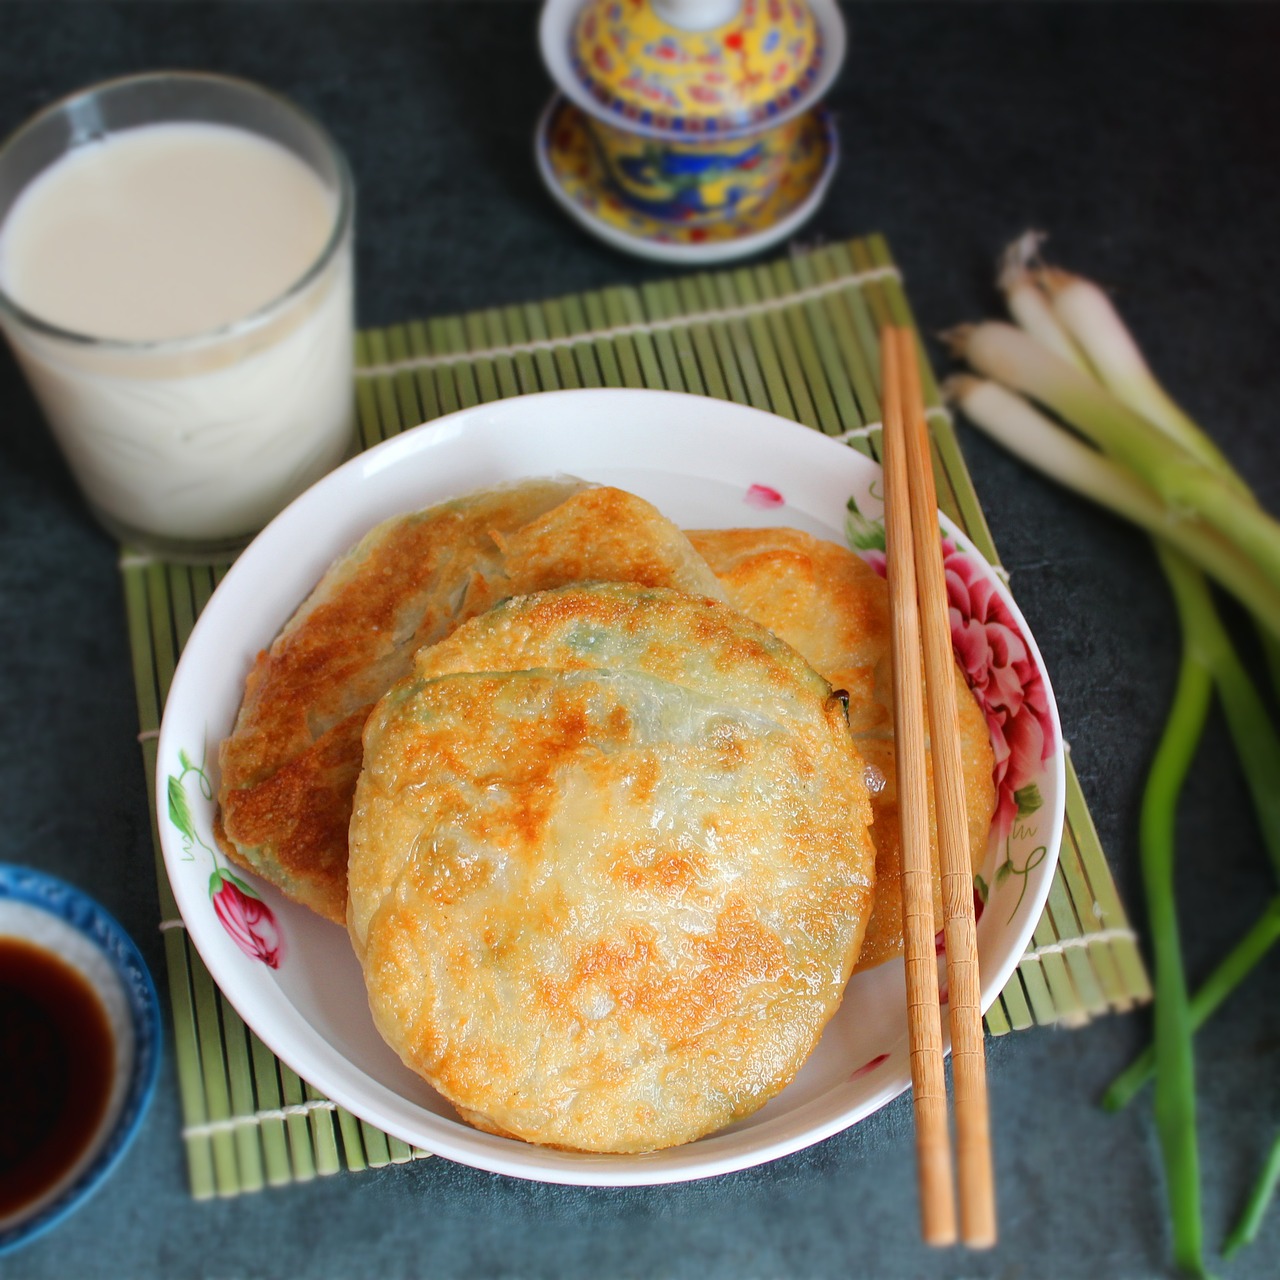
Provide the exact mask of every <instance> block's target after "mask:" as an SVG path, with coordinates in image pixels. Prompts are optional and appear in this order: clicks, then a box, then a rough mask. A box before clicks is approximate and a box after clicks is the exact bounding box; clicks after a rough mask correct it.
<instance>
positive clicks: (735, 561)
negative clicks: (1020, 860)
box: [689, 528, 995, 969]
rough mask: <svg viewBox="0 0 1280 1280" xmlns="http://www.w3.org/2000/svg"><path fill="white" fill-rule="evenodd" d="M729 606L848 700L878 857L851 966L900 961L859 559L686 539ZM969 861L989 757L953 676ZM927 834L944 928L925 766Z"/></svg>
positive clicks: (888, 802)
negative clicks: (871, 901)
mask: <svg viewBox="0 0 1280 1280" xmlns="http://www.w3.org/2000/svg"><path fill="white" fill-rule="evenodd" d="M689 540H690V541H691V542H692V543H693V545H694V546H695V547H696V548H697V549H698V551H699V552H701V553H702V556H703V558H704V559H705V560H706V561H707V563H708V564H709V565H710V566H711V568H712V569H713V570H714V571H715V573H716V575H717V576H718V577H719V578H720V580H721V582H722V583H723V584H724V587H725V589H726V590H727V591H728V593H729V599H730V601H731V602H732V603H733V605H734V606H735V607H736V608H738V609H741V610H742V611H743V612H744V613H746V614H747V615H748V616H749V617H751V618H754V619H755V620H756V621H757V622H759V623H760V624H762V625H763V626H766V627H768V628H769V629H770V630H771V631H773V632H774V634H776V635H778V636H780V637H781V638H782V639H784V640H786V641H787V642H788V643H789V644H791V645H794V646H795V648H796V649H798V650H799V652H800V653H802V654H803V655H804V656H805V657H806V658H807V659H808V660H809V661H810V662H811V663H812V664H813V666H814V667H815V668H816V669H817V670H818V671H820V672H821V673H822V674H823V675H824V676H826V678H827V679H828V680H829V681H831V683H832V684H833V685H835V686H836V687H837V688H842V689H845V690H847V691H848V693H849V722H850V725H851V727H852V729H853V736H854V741H855V742H856V743H857V746H858V749H859V751H860V753H861V754H862V756H863V758H864V760H865V763H866V765H867V777H868V783H869V788H870V791H871V809H872V813H873V815H874V821H873V823H872V827H871V834H872V837H873V838H874V840H875V845H876V904H875V910H874V912H873V913H872V917H871V923H870V925H869V926H868V928H867V936H866V940H865V941H864V943H863V946H862V953H861V957H860V959H859V961H858V967H859V968H860V969H867V968H871V967H872V966H874V965H877V964H881V963H883V962H884V961H885V960H888V959H891V958H892V957H893V956H896V955H900V954H901V953H902V847H901V839H900V836H899V831H898V789H897V773H896V769H895V767H894V748H893V701H892V699H893V692H892V690H893V683H892V671H891V667H890V660H891V659H890V653H891V644H890V632H889V597H888V587H887V584H886V583H885V581H884V579H883V578H881V577H880V576H879V575H878V574H877V573H876V572H875V571H874V570H873V569H871V568H870V567H869V566H868V565H867V564H866V563H865V562H864V561H863V560H862V559H861V558H860V557H859V556H857V555H855V554H854V553H853V552H852V551H849V550H848V549H846V548H845V547H841V546H838V545H837V544H836V543H833V542H827V541H824V540H823V539H820V538H815V537H813V536H812V535H811V534H808V533H804V532H802V531H800V530H797V529H787V528H770V529H711V530H699V531H695V532H693V533H690V535H689ZM955 681H956V705H957V708H958V711H959V720H960V740H961V755H962V760H963V765H964V790H965V808H966V817H967V820H968V828H969V853H970V859H971V862H972V865H973V869H974V870H975V871H977V870H978V868H979V866H980V864H981V862H982V858H983V856H984V854H985V852H986V848H987V838H988V834H989V832H990V829H991V815H992V813H993V811H994V808H995V783H994V781H993V764H994V757H993V754H992V750H991V737H990V734H989V733H988V731H987V725H986V720H985V718H984V716H983V714H982V709H981V708H980V707H979V706H978V703H977V701H976V699H975V698H974V696H973V694H972V693H971V692H970V690H969V687H968V685H967V683H966V682H965V679H964V674H963V672H962V671H961V670H960V668H959V666H957V667H956V669H955ZM929 769H930V772H929V779H930V783H929V823H930V832H931V835H932V837H933V839H932V841H931V846H932V848H933V850H934V918H935V919H936V920H937V921H939V925H938V927H939V928H941V927H942V926H941V921H942V889H941V880H940V875H939V871H938V866H937V841H936V835H937V824H936V818H935V815H934V804H933V786H932V766H931V764H930V765H929Z"/></svg>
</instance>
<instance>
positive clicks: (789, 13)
mask: <svg viewBox="0 0 1280 1280" xmlns="http://www.w3.org/2000/svg"><path fill="white" fill-rule="evenodd" d="M729 7H731V6H729ZM680 8H681V6H679V5H678V4H668V5H667V6H665V10H666V12H664V9H663V8H662V7H660V6H658V5H655V4H654V3H653V2H652V0H587V3H586V4H585V5H584V6H583V8H582V11H581V13H580V15H579V17H578V20H577V22H576V24H575V25H574V28H573V32H572V36H571V61H572V66H573V70H574V73H575V75H576V76H577V77H578V79H579V80H580V81H581V83H582V85H583V86H584V87H585V88H586V90H587V92H588V93H589V94H590V95H591V97H592V98H593V99H594V100H595V101H596V102H597V103H599V104H600V107H601V108H602V109H603V114H604V115H605V117H606V118H613V119H615V120H616V121H617V122H618V124H619V125H621V126H622V127H623V128H625V127H626V126H627V124H628V123H632V124H636V123H638V124H642V125H648V126H651V127H653V128H656V129H660V130H662V131H663V132H666V133H670V134H673V135H682V136H695V137H699V136H706V135H724V134H726V133H738V132H742V131H744V130H755V129H759V128H762V127H768V126H769V125H770V124H772V123H773V122H774V121H775V120H776V119H778V118H779V117H780V116H781V115H782V114H783V113H785V112H787V111H788V109H789V108H791V107H793V106H794V105H796V104H797V103H799V102H800V101H801V100H802V99H803V98H804V97H805V95H806V94H807V93H808V92H809V90H810V89H811V87H812V86H813V85H814V83H815V82H816V81H817V79H818V75H819V72H820V70H821V68H822V63H823V58H824V55H825V46H824V42H823V39H822V32H821V31H820V29H819V27H818V25H817V23H816V22H815V21H814V18H813V14H812V12H811V10H810V9H809V6H808V4H807V3H806V2H805V0H742V3H741V4H740V5H739V6H738V7H737V11H736V12H735V13H733V14H732V16H731V17H730V18H729V20H728V21H726V22H722V23H720V24H719V25H717V26H714V27H711V28H709V29H702V30H698V29H690V28H687V27H684V26H682V25H678V24H679V23H680V22H681V16H680Z"/></svg>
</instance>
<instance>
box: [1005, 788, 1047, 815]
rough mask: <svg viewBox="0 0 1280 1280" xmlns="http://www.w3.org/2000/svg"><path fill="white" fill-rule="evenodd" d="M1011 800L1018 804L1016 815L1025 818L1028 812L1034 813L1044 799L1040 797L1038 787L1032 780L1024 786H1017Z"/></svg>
mask: <svg viewBox="0 0 1280 1280" xmlns="http://www.w3.org/2000/svg"><path fill="white" fill-rule="evenodd" d="M1013 802H1014V804H1016V805H1017V806H1018V817H1019V818H1025V817H1027V816H1028V814H1032V813H1035V811H1036V810H1037V809H1039V808H1040V806H1041V805H1043V804H1044V801H1043V800H1042V799H1041V798H1040V788H1039V787H1037V786H1036V784H1035V783H1034V782H1029V783H1027V785H1026V786H1025V787H1019V788H1018V790H1017V791H1015V792H1014V793H1013Z"/></svg>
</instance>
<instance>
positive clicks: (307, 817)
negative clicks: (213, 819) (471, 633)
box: [215, 479, 723, 924]
mask: <svg viewBox="0 0 1280 1280" xmlns="http://www.w3.org/2000/svg"><path fill="white" fill-rule="evenodd" d="M583 578H593V579H601V580H609V581H623V582H638V583H642V584H646V585H650V586H670V587H677V588H680V589H682V590H685V591H690V592H695V593H704V594H707V595H712V596H717V597H719V596H722V595H723V592H722V589H721V588H720V585H719V583H718V582H717V581H716V579H715V576H714V575H713V574H712V573H711V572H710V571H709V570H708V569H707V567H706V565H705V563H704V562H703V561H702V559H701V558H700V557H699V556H698V555H697V554H696V553H695V552H694V551H693V550H692V548H691V547H690V546H689V543H688V541H687V539H686V538H685V537H684V535H683V534H682V533H681V532H680V531H679V530H678V529H677V528H676V527H675V526H674V525H673V524H671V523H670V522H669V521H668V520H666V519H665V518H664V517H663V516H662V515H661V514H660V513H659V512H658V511H657V510H656V509H655V508H654V507H652V506H651V505H650V504H649V503H647V502H645V501H643V500H642V499H640V498H637V497H635V496H633V495H631V494H629V493H624V492H622V491H621V490H618V489H612V488H608V487H601V486H595V485H588V484H586V483H585V482H583V481H581V480H575V479H554V480H547V479H541V480H529V481H524V482H521V483H518V484H512V485H507V486H501V487H497V488H492V489H485V490H481V491H479V492H476V493H472V494H469V495H467V496H465V497H462V498H459V499H457V500H456V501H452V502H446V503H442V504H440V505H438V506H434V507H431V508H429V509H427V510H425V511H421V512H417V513H414V514H410V515H401V516H396V517H394V518H392V519H390V520H387V521H386V522H384V523H383V524H381V525H379V526H378V527H377V528H375V529H374V530H372V531H371V532H370V533H369V534H368V535H366V537H364V538H363V539H362V540H361V541H360V542H359V543H358V544H357V545H356V546H355V547H354V548H353V549H352V550H351V551H350V552H349V553H348V554H347V555H345V556H344V557H342V558H341V559H340V560H338V561H337V562H336V563H335V564H334V565H333V566H332V568H330V569H329V570H328V572H327V573H325V575H324V577H323V578H322V579H321V580H320V582H319V583H318V585H317V586H316V587H315V589H314V590H313V591H312V593H311V595H310V596H309V597H308V598H307V600H306V601H305V602H304V603H303V604H302V606H301V607H300V608H299V609H298V611H297V612H296V613H295V614H294V616H293V617H292V618H291V619H290V621H289V622H288V623H287V624H286V626H285V627H284V628H283V630H282V631H281V632H280V635H279V636H278V637H277V638H276V639H275V641H274V642H273V644H272V645H271V647H270V649H268V650H266V651H264V652H263V653H260V654H259V655H258V658H257V661H256V663H255V664H254V667H253V670H252V671H251V672H250V674H249V678H248V681H247V683H246V686H245V696H244V701H243V703H242V705H241V707H240V711H239V714H238V716H237V718H236V723H235V726H234V729H233V730H232V733H231V734H230V736H229V737H228V738H227V739H226V740H225V741H224V742H223V744H222V746H221V749H220V752H219V764H220V767H221V783H220V787H219V792H218V802H219V811H218V816H217V823H216V828H215V829H216V831H217V835H218V840H219V843H220V844H221V845H222V847H223V849H224V850H225V851H226V853H227V854H228V856H229V857H231V858H232V859H234V860H235V861H236V862H238V863H240V864H241V865H243V866H246V867H248V868H250V869H251V870H253V871H256V872H257V873H258V874H259V875H261V876H262V877H264V878H265V879H266V880H268V881H270V882H271V883H273V884H275V885H277V886H278V887H279V888H280V889H281V890H282V891H283V892H284V893H285V894H286V895H287V896H288V897H290V898H292V899H294V900H295V901H298V902H301V903H304V904H305V905H306V906H308V907H310V908H312V909H313V910H314V911H317V912H319V913H320V914H321V915H323V916H327V917H328V918H329V919H330V920H334V921H337V922H338V923H340V924H344V923H345V921H346V875H347V826H348V823H349V821H350V818H351V797H352V794H353V792H354V790H355V784H356V776H357V774H358V773H359V771H360V758H361V747H360V733H361V730H362V729H363V727H364V722H365V719H366V717H367V716H368V714H369V710H370V709H371V708H372V706H373V704H374V703H375V702H376V701H377V700H378V699H379V698H380V697H381V696H382V695H383V694H384V693H385V692H386V691H387V689H389V688H390V687H391V685H392V684H394V683H395V682H396V681H397V680H398V679H400V678H401V677H402V676H403V675H404V674H405V673H406V672H407V671H408V670H409V667H410V663H411V660H412V657H413V654H414V652H415V651H416V650H417V649H418V647H419V646H421V645H423V644H429V643H432V642H433V641H436V640H439V639H441V638H442V637H443V636H446V635H448V634H449V632H450V631H452V630H453V628H454V627H456V626H457V625H458V624H459V623H460V622H462V621H464V620H466V619H467V618H471V617H474V616H476V615H477V614H479V613H482V612H484V610H486V609H488V608H490V607H491V606H492V605H494V604H496V603H497V602H498V601H499V600H501V599H503V598H505V597H507V596H511V595H518V594H524V593H526V592H529V591H536V590H542V589H544V588H547V587H552V586H559V585H562V584H564V583H567V582H574V581H578V580H579V579H583Z"/></svg>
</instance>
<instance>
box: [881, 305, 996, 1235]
mask: <svg viewBox="0 0 1280 1280" xmlns="http://www.w3.org/2000/svg"><path fill="white" fill-rule="evenodd" d="M881 356H882V370H883V385H884V396H883V400H884V434H883V453H884V470H885V491H886V492H885V534H886V550H887V559H888V576H889V602H890V613H891V617H892V623H893V627H892V630H893V663H894V732H895V739H896V749H895V756H896V768H897V776H898V803H899V817H900V822H901V826H902V832H901V834H902V868H903V872H902V893H903V940H904V952H905V957H906V968H907V1007H908V1031H909V1034H910V1039H911V1075H912V1087H913V1092H914V1095H915V1116H916V1135H917V1136H916V1150H917V1161H918V1165H919V1180H920V1194H921V1219H922V1230H923V1234H924V1238H925V1240H926V1241H927V1242H928V1243H930V1244H950V1243H952V1242H954V1240H955V1238H956V1222H955V1207H954V1199H953V1190H952V1178H951V1167H950V1166H951V1149H950V1141H949V1136H948V1132H947V1117H946V1085H945V1075H944V1072H943V1066H942V1036H941V1016H940V1013H939V1008H938V1001H939V995H938V976H937V961H936V956H935V945H934V938H935V935H936V932H937V927H936V923H935V921H934V918H933V873H932V868H931V859H930V854H929V844H930V841H929V814H928V781H927V777H928V775H927V766H926V763H925V728H924V724H925V707H926V705H927V709H928V722H929V739H928V740H929V749H930V751H931V753H932V758H933V790H934V810H935V814H936V819H937V829H938V861H939V867H940V870H941V880H942V902H943V930H944V936H945V939H946V965H947V986H948V993H949V1011H950V1012H949V1026H950V1030H951V1045H952V1057H951V1070H952V1079H953V1082H954V1086H955V1120H956V1153H957V1171H958V1178H957V1181H958V1186H959V1199H960V1236H961V1239H962V1240H963V1241H964V1243H965V1244H967V1245H970V1246H972V1247H975V1248H986V1247H989V1246H991V1245H993V1244H994V1243H995V1239H996V1215H995V1190H994V1180H993V1174H992V1160H991V1137H990V1114H989V1108H988V1103H987V1084H986V1055H985V1048H984V1044H983V1031H982V1008H981V987H980V982H979V972H978V948H977V929H976V921H975V917H974V908H973V871H972V868H971V866H970V862H969V837H968V823H967V818H966V812H965V799H964V775H963V766H962V762H961V757H960V734H959V722H958V716H957V709H956V698H955V684H954V675H953V671H954V665H955V658H954V654H953V651H952V647H951V627H950V623H949V620H948V610H947V593H946V580H945V575H944V572H943V565H942V552H941V547H940V544H939V534H938V517H937V505H938V504H937V492H936V489H935V486H934V480H933V460H932V456H931V454H930V449H929V433H928V427H927V424H926V422H925V416H924V402H923V394H922V392H921V389H920V373H919V365H918V361H917V357H916V346H915V338H914V335H913V334H912V332H911V331H910V330H909V329H904V328H899V327H896V326H891V327H889V328H887V329H886V330H885V332H884V333H883V335H882V341H881ZM922 654H923V668H924V680H923V694H922V689H921V678H920V673H921V655H922Z"/></svg>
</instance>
